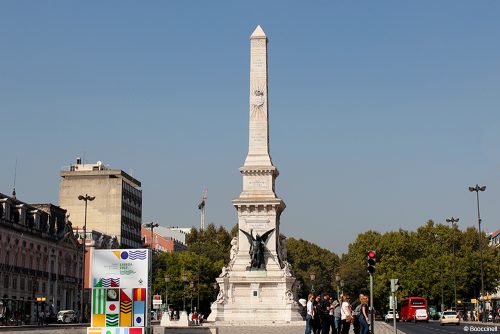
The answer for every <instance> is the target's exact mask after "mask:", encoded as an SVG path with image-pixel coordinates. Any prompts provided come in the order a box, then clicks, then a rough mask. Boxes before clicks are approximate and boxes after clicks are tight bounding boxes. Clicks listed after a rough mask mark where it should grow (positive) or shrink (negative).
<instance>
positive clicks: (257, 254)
mask: <svg viewBox="0 0 500 334" xmlns="http://www.w3.org/2000/svg"><path fill="white" fill-rule="evenodd" d="M240 231H241V232H243V234H245V235H246V237H247V238H248V242H249V243H250V251H249V254H250V270H254V269H257V270H265V269H266V262H265V261H264V253H265V246H266V242H267V239H268V238H269V236H270V235H271V233H273V231H274V228H273V229H271V230H269V231H267V232H266V233H264V234H263V235H262V236H260V235H259V234H258V233H257V234H256V235H255V238H254V236H253V230H251V231H250V233H248V232H246V231H243V230H242V229H240Z"/></svg>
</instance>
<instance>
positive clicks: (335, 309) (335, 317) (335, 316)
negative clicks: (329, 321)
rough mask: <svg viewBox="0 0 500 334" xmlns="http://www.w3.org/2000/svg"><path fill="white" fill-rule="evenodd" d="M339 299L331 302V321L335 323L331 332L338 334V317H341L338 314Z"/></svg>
mask: <svg viewBox="0 0 500 334" xmlns="http://www.w3.org/2000/svg"><path fill="white" fill-rule="evenodd" d="M340 298H342V296H340ZM340 305H341V304H340V301H339V300H335V301H334V302H333V304H332V307H333V322H334V324H335V332H333V334H340V329H341V327H340V318H341V314H340Z"/></svg>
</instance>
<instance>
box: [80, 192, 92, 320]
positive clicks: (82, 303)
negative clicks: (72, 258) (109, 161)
mask: <svg viewBox="0 0 500 334" xmlns="http://www.w3.org/2000/svg"><path fill="white" fill-rule="evenodd" d="M78 199H79V200H80V201H85V215H84V219H83V238H82V293H81V296H80V298H81V301H80V302H81V304H80V323H83V313H84V306H85V251H86V248H87V203H88V202H89V201H90V202H92V201H93V200H94V199H95V196H89V195H87V194H85V196H83V195H80V196H78Z"/></svg>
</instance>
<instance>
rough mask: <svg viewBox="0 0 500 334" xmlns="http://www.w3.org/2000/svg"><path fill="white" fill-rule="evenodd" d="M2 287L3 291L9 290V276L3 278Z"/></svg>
mask: <svg viewBox="0 0 500 334" xmlns="http://www.w3.org/2000/svg"><path fill="white" fill-rule="evenodd" d="M3 287H4V288H5V289H8V288H9V275H5V277H4V279H3Z"/></svg>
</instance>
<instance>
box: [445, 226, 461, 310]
mask: <svg viewBox="0 0 500 334" xmlns="http://www.w3.org/2000/svg"><path fill="white" fill-rule="evenodd" d="M459 220H460V218H454V217H451V218H450V219H446V222H447V223H451V233H452V234H451V235H452V238H451V248H452V250H453V290H454V293H455V299H454V304H455V310H457V281H456V275H455V223H458V221H459Z"/></svg>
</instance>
